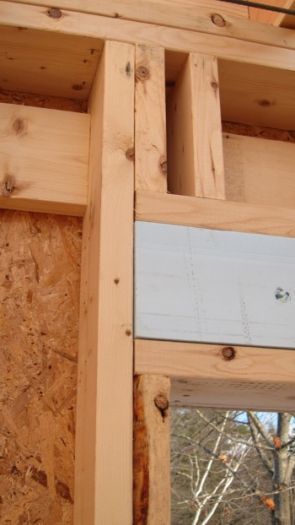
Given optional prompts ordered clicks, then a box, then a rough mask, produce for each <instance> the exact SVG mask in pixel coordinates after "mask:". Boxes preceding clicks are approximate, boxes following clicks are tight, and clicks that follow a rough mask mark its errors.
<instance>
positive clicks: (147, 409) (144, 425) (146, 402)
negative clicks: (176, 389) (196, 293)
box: [133, 374, 171, 525]
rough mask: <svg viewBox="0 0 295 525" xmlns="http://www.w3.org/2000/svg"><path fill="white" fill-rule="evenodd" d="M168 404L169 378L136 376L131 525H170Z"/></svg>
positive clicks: (148, 375) (149, 375)
mask: <svg viewBox="0 0 295 525" xmlns="http://www.w3.org/2000/svg"><path fill="white" fill-rule="evenodd" d="M169 404H170V379H169V378H168V377H166V376H161V375H151V374H146V375H141V376H137V377H135V380H134V515H133V523H134V525H168V523H170V491H171V490H170V409H169ZM163 472H165V476H163Z"/></svg>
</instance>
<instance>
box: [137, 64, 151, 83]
mask: <svg viewBox="0 0 295 525" xmlns="http://www.w3.org/2000/svg"><path fill="white" fill-rule="evenodd" d="M135 78H136V80H141V81H142V82H144V81H145V80H148V79H149V78H150V71H149V69H148V68H147V67H146V66H138V68H136V73H135Z"/></svg>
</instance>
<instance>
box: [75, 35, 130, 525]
mask: <svg viewBox="0 0 295 525" xmlns="http://www.w3.org/2000/svg"><path fill="white" fill-rule="evenodd" d="M89 111H90V117H91V137H90V163H89V202H88V206H87V211H86V215H85V218H84V228H83V256H82V278H81V321H80V349H79V370H78V405H77V437H76V488H75V498H76V505H75V523H76V524H77V525H80V524H82V523H83V524H84V523H85V525H86V524H93V525H94V524H96V525H100V524H101V523H113V524H119V523H121V524H123V523H124V524H125V523H126V524H130V523H131V520H132V419H133V411H132V388H133V384H132V375H133V343H132V316H133V313H132V276H133V275H132V274H133V272H132V253H133V190H134V163H133V160H132V159H130V157H129V155H128V151H130V149H132V148H133V147H134V47H132V46H129V45H126V44H118V43H112V42H107V43H106V44H105V48H104V52H103V56H102V60H101V63H100V65H99V69H98V71H97V76H96V79H95V83H94V86H93V88H92V94H91V100H90V109H89ZM118 479H119V482H118ZM116 486H117V487H118V488H119V487H120V489H119V491H118V492H117V491H116V490H115V489H114V488H115V487H116ZM114 490H115V492H116V496H115V502H114Z"/></svg>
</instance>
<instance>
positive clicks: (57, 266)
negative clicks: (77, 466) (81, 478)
mask: <svg viewBox="0 0 295 525" xmlns="http://www.w3.org/2000/svg"><path fill="white" fill-rule="evenodd" d="M81 226H82V224H81V220H80V219H78V218H70V217H59V216H48V215H42V214H28V213H20V212H11V211H3V210H0V495H1V497H0V512H1V514H0V523H1V524H11V525H23V524H33V523H38V524H42V525H57V524H60V523H62V524H71V523H72V513H73V494H74V486H73V479H74V428H75V393H76V367H77V339H78V313H79V312H78V309H79V279H80V255H81Z"/></svg>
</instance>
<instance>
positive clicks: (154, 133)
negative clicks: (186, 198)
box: [135, 45, 167, 192]
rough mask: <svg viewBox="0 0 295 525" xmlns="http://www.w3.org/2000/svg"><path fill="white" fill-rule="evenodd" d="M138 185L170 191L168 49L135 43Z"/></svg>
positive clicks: (144, 188)
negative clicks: (166, 92) (166, 51)
mask: <svg viewBox="0 0 295 525" xmlns="http://www.w3.org/2000/svg"><path fill="white" fill-rule="evenodd" d="M135 80H136V88H135V109H136V113H135V185H136V189H142V190H151V191H159V192H166V191H167V154H166V104H165V51H164V49H163V48H161V47H147V46H144V45H138V46H136V71H135Z"/></svg>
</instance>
